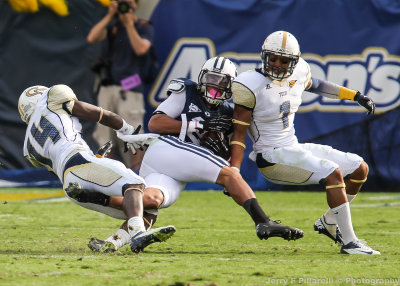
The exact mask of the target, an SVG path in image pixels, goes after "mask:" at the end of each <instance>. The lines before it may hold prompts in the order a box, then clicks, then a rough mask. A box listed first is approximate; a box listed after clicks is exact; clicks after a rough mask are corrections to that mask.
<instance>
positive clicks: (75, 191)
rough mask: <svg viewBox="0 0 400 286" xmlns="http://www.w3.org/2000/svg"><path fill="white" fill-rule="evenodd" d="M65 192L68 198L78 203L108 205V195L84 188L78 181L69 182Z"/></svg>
mask: <svg viewBox="0 0 400 286" xmlns="http://www.w3.org/2000/svg"><path fill="white" fill-rule="evenodd" d="M65 192H66V194H67V195H68V196H69V197H70V198H72V199H74V200H76V201H78V202H80V203H92V204H97V205H101V206H105V207H107V206H109V203H110V196H108V195H105V194H103V193H100V192H97V191H90V190H87V189H84V188H82V187H81V185H80V184H79V183H72V182H71V183H69V185H68V187H67V188H66V189H65Z"/></svg>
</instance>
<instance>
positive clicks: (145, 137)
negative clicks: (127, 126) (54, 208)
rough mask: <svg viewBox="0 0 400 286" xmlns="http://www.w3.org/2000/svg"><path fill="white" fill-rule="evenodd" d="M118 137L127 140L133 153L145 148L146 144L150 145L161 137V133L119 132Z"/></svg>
mask: <svg viewBox="0 0 400 286" xmlns="http://www.w3.org/2000/svg"><path fill="white" fill-rule="evenodd" d="M117 137H118V138H119V139H121V140H122V141H124V142H126V143H127V144H128V148H130V149H131V151H132V153H133V154H136V149H140V150H143V146H144V145H149V144H150V143H151V142H152V141H153V140H155V139H157V138H158V137H160V135H159V134H155V133H146V134H129V135H125V134H122V133H120V132H117Z"/></svg>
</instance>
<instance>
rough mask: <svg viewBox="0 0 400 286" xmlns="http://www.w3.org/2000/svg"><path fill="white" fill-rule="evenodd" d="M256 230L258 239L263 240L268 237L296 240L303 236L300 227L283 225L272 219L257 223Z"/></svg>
mask: <svg viewBox="0 0 400 286" xmlns="http://www.w3.org/2000/svg"><path fill="white" fill-rule="evenodd" d="M256 232H257V236H258V238H259V239H265V240H267V239H268V238H270V237H282V238H283V239H286V240H296V239H299V238H302V237H303V236H304V232H303V231H302V230H301V229H298V228H295V227H291V226H288V225H283V224H280V223H278V222H277V221H273V220H270V221H268V222H264V223H259V224H257V226H256Z"/></svg>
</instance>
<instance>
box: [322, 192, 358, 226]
mask: <svg viewBox="0 0 400 286" xmlns="http://www.w3.org/2000/svg"><path fill="white" fill-rule="evenodd" d="M356 196H357V195H349V194H346V197H347V201H348V202H349V203H351V201H352V200H354V198H355V197H356ZM324 216H325V221H326V222H327V223H329V224H337V221H336V216H335V215H334V214H333V212H332V209H329V210H328V211H327V212H326V213H325V214H324Z"/></svg>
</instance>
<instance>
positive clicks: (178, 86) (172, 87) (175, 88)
mask: <svg viewBox="0 0 400 286" xmlns="http://www.w3.org/2000/svg"><path fill="white" fill-rule="evenodd" d="M184 90H185V82H184V81H183V80H181V79H173V80H171V81H170V82H169V85H168V88H167V94H168V95H170V94H171V93H180V92H182V91H184Z"/></svg>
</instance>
